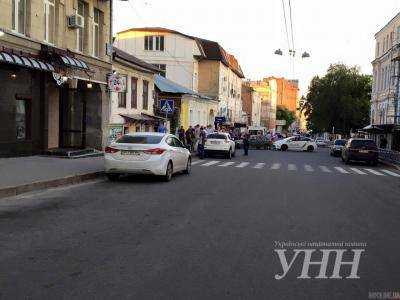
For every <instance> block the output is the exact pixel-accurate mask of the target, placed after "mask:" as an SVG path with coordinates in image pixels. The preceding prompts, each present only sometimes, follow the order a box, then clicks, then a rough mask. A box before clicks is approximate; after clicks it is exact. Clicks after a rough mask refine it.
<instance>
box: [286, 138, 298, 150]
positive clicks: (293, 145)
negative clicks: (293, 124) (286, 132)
mask: <svg viewBox="0 0 400 300" xmlns="http://www.w3.org/2000/svg"><path fill="white" fill-rule="evenodd" d="M298 141H299V138H298V137H293V138H291V139H290V140H289V141H288V142H287V145H288V149H289V150H298V149H299V143H298Z"/></svg>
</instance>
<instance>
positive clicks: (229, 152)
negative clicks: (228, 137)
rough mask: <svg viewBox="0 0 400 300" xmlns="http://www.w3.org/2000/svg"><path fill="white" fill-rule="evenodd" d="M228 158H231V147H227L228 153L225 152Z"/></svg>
mask: <svg viewBox="0 0 400 300" xmlns="http://www.w3.org/2000/svg"><path fill="white" fill-rule="evenodd" d="M226 157H227V158H228V159H232V149H229V151H228V153H227V154H226Z"/></svg>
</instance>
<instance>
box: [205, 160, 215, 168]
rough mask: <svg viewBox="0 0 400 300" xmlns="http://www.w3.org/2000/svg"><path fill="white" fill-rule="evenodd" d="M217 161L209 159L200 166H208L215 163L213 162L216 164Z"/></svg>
mask: <svg viewBox="0 0 400 300" xmlns="http://www.w3.org/2000/svg"><path fill="white" fill-rule="evenodd" d="M217 163H219V161H218V160H212V161H209V162H207V163H205V164H202V165H201V166H202V167H209V166H212V165H215V164H217Z"/></svg>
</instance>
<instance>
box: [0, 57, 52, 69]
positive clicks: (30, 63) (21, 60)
mask: <svg viewBox="0 0 400 300" xmlns="http://www.w3.org/2000/svg"><path fill="white" fill-rule="evenodd" d="M0 62H3V63H8V64H12V65H17V66H21V67H26V68H31V69H37V70H41V71H47V72H54V67H53V66H52V65H51V64H49V63H46V62H43V61H41V60H39V59H36V58H32V57H28V56H21V55H16V54H12V53H7V52H0Z"/></svg>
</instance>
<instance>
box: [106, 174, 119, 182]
mask: <svg viewBox="0 0 400 300" xmlns="http://www.w3.org/2000/svg"><path fill="white" fill-rule="evenodd" d="M106 176H107V178H108V180H110V181H117V180H118V178H119V174H107V175H106Z"/></svg>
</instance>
